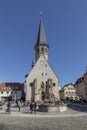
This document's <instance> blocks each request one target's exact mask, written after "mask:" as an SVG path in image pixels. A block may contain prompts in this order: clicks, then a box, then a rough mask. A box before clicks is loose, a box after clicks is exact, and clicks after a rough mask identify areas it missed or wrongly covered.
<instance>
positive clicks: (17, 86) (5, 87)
mask: <svg viewBox="0 0 87 130" xmlns="http://www.w3.org/2000/svg"><path fill="white" fill-rule="evenodd" d="M23 87H24V83H18V82H17V83H13V82H7V83H0V91H12V90H23Z"/></svg>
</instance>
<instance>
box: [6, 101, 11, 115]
mask: <svg viewBox="0 0 87 130" xmlns="http://www.w3.org/2000/svg"><path fill="white" fill-rule="evenodd" d="M6 112H7V113H9V114H10V113H11V103H10V101H8V103H7V109H6Z"/></svg>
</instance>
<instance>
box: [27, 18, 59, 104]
mask: <svg viewBox="0 0 87 130" xmlns="http://www.w3.org/2000/svg"><path fill="white" fill-rule="evenodd" d="M48 50H49V45H48V43H47V42H46V37H45V32H44V27H43V22H42V18H40V24H39V30H38V36H37V42H36V44H35V60H36V61H35V63H34V61H33V62H32V70H31V72H30V73H29V74H27V75H26V77H25V78H26V79H25V83H26V102H27V101H31V100H33V101H36V102H39V101H44V100H49V101H52V100H54V99H55V100H58V99H59V79H58V77H57V75H56V74H55V73H54V71H53V69H52V68H51V66H50V64H49V63H48Z"/></svg>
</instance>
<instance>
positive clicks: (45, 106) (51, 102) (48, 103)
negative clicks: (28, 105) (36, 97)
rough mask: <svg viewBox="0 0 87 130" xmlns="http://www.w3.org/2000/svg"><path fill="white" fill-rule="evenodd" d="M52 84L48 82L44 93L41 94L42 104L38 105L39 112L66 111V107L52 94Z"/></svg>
mask: <svg viewBox="0 0 87 130" xmlns="http://www.w3.org/2000/svg"><path fill="white" fill-rule="evenodd" d="M53 87H54V86H53V84H52V81H51V80H48V82H47V86H46V91H45V92H42V103H41V104H39V105H38V108H39V111H41V112H63V111H66V110H67V105H66V104H64V103H62V102H61V101H60V100H59V99H58V98H56V97H55V95H54V93H53Z"/></svg>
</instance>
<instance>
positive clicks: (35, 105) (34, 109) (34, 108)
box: [33, 102, 37, 113]
mask: <svg viewBox="0 0 87 130" xmlns="http://www.w3.org/2000/svg"><path fill="white" fill-rule="evenodd" d="M36 110H37V103H36V102H34V104H33V111H34V113H36Z"/></svg>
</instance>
